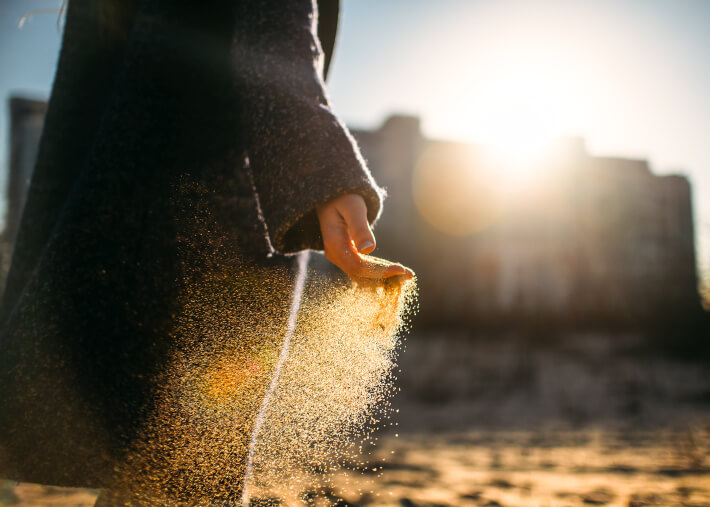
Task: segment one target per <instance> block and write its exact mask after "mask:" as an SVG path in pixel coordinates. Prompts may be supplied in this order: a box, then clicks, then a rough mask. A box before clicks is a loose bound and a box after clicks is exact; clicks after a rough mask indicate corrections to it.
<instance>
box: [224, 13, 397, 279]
mask: <svg viewBox="0 0 710 507" xmlns="http://www.w3.org/2000/svg"><path fill="white" fill-rule="evenodd" d="M314 15H315V13H314V7H313V2H312V1H311V0H289V1H288V2H283V1H282V0H258V1H250V2H243V3H242V13H241V16H240V17H239V18H240V20H239V22H238V23H239V26H238V29H237V30H235V33H236V38H235V44H234V47H233V53H234V62H235V69H234V70H235V75H236V76H237V77H238V79H239V86H240V87H241V89H242V90H243V93H244V96H245V97H246V101H245V104H246V107H245V109H244V113H243V114H244V117H243V121H244V123H245V126H246V128H245V131H247V132H249V140H248V151H249V153H248V155H249V161H250V166H251V168H252V171H253V174H254V181H255V186H256V190H257V193H258V195H259V201H260V205H261V209H262V213H263V216H264V219H265V221H266V225H267V229H268V231H269V235H270V238H271V242H272V245H273V246H274V247H275V248H276V249H277V250H278V251H281V252H293V251H297V250H301V249H305V248H313V249H318V250H320V249H325V250H326V255H327V256H328V258H329V259H331V260H332V261H333V262H334V263H336V264H338V265H339V266H340V267H341V268H343V269H344V270H345V271H346V272H347V273H348V274H350V275H351V276H368V275H369V276H376V277H378V276H382V273H381V272H382V269H381V268H380V269H379V271H377V274H375V272H374V271H372V270H369V269H367V266H368V261H367V260H365V259H362V258H360V257H359V255H357V252H358V249H359V250H360V252H361V253H369V252H371V251H372V249H373V248H374V237H372V233H371V231H370V229H369V224H372V223H373V222H375V220H376V219H377V217H378V215H379V213H380V209H381V202H382V198H383V196H384V192H383V191H382V189H380V188H379V187H378V186H377V185H376V183H375V182H374V180H373V179H372V176H371V175H370V172H369V171H368V169H367V167H366V166H365V163H364V161H363V160H362V157H361V156H360V153H359V150H358V148H357V146H356V144H355V142H354V140H353V139H352V137H351V136H350V134H349V132H348V130H347V128H346V127H345V126H344V125H343V124H342V122H341V121H340V120H339V119H338V118H337V117H336V116H335V115H334V114H333V112H332V111H331V108H330V104H329V102H328V98H327V95H326V91H325V87H324V84H323V79H322V75H321V74H322V73H321V65H322V52H321V49H320V45H319V42H318V38H317V36H316V24H315V22H316V19H315V17H314ZM368 235H369V236H370V238H371V239H370V241H371V242H372V243H373V245H372V247H368V246H364V243H363V244H358V246H359V247H360V248H356V247H354V246H353V245H351V243H350V241H351V240H354V241H355V243H358V241H363V242H365V243H366V242H367V240H366V239H364V238H365V236H368ZM324 240H325V241H324ZM395 271H396V272H395ZM391 272H393V273H394V274H403V273H404V272H405V271H404V269H403V268H402V269H399V270H398V269H396V268H393V271H391Z"/></svg>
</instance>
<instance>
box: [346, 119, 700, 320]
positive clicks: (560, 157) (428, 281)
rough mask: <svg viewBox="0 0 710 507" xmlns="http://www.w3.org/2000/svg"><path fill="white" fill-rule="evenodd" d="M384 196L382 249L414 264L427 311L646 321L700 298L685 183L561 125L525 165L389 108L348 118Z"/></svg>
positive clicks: (448, 316) (474, 316) (685, 308)
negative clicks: (561, 131) (389, 112)
mask: <svg viewBox="0 0 710 507" xmlns="http://www.w3.org/2000/svg"><path fill="white" fill-rule="evenodd" d="M353 134H354V135H355V137H356V138H357V140H358V142H359V144H360V147H361V149H362V151H363V154H364V156H365V158H366V160H367V161H368V164H369V166H370V168H371V170H372V171H373V174H374V175H375V178H376V179H377V181H378V182H380V184H382V185H384V186H385V188H386V189H387V191H388V194H389V197H388V198H387V200H386V203H385V213H384V215H383V216H382V219H381V222H380V223H379V224H378V226H377V238H378V255H382V256H384V257H390V258H393V259H397V260H400V259H401V260H402V262H404V263H407V264H409V265H411V266H412V267H414V269H415V270H416V272H417V274H418V276H419V282H420V288H421V292H420V300H421V318H422V320H425V321H430V322H433V323H436V324H441V323H451V324H455V325H459V324H467V323H484V322H487V323H491V324H505V323H508V322H512V321H515V322H519V321H520V320H521V319H522V320H525V321H527V322H539V323H541V324H543V325H547V324H551V323H570V324H599V323H608V324H611V323H621V324H627V323H639V322H642V323H648V322H650V321H651V320H654V319H655V318H657V317H659V316H661V315H663V316H669V315H676V316H677V315H681V314H688V313H693V312H697V311H699V309H700V303H699V296H698V289H697V282H698V280H697V275H696V262H695V247H694V233H693V218H692V211H691V209H692V206H691V192H690V184H689V182H688V180H687V179H686V178H685V177H683V176H677V175H671V176H657V175H654V174H653V173H652V172H651V171H650V170H649V166H648V163H647V162H646V161H644V160H629V159H623V158H611V157H595V156H591V155H589V154H588V153H587V151H586V149H585V145H584V142H583V140H582V139H578V138H565V139H560V140H558V141H557V142H556V143H555V145H554V146H550V147H548V149H547V150H546V151H545V153H544V154H541V155H540V156H539V157H538V158H537V159H536V160H535V161H527V162H523V165H524V166H525V167H523V170H521V169H520V168H518V172H517V173H516V172H515V171H511V170H510V167H509V165H510V162H505V161H502V160H500V159H497V158H496V156H495V154H493V153H491V152H490V151H489V150H488V149H487V148H485V147H483V146H477V145H469V144H462V143H451V142H443V141H436V140H430V139H426V138H424V137H422V135H421V131H420V128H419V119H418V118H415V117H404V116H396V117H391V118H389V119H388V120H387V121H386V122H385V123H384V124H383V125H382V127H381V128H380V129H379V130H376V131H354V132H353Z"/></svg>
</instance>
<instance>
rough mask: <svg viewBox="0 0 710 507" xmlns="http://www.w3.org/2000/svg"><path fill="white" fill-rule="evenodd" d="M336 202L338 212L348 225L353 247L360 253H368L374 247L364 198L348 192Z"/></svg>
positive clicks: (373, 236)
mask: <svg viewBox="0 0 710 507" xmlns="http://www.w3.org/2000/svg"><path fill="white" fill-rule="evenodd" d="M338 204H339V205H338V212H339V213H340V215H341V216H342V217H343V219H344V220H345V223H346V225H347V226H348V232H349V233H350V239H352V241H353V243H355V248H357V251H358V252H360V253H361V254H369V253H370V252H372V251H373V250H374V249H375V235H374V234H373V233H372V229H370V224H369V223H368V221H367V205H366V204H365V200H364V199H363V198H362V196H360V195H357V194H349V195H347V196H345V198H344V199H343V200H342V201H341V202H339V203H338Z"/></svg>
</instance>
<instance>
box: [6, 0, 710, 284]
mask: <svg viewBox="0 0 710 507" xmlns="http://www.w3.org/2000/svg"><path fill="white" fill-rule="evenodd" d="M60 5H61V1H60V0H0V99H2V101H1V102H0V139H2V140H3V142H1V143H0V174H1V175H2V179H1V180H0V184H1V185H2V186H3V187H4V177H5V174H6V164H7V137H8V132H7V130H8V129H7V127H8V117H7V100H6V99H7V97H8V96H9V94H10V93H11V92H12V91H22V92H23V94H25V95H29V96H31V97H37V98H47V97H48V96H49V90H50V88H51V84H52V78H53V75H54V70H55V66H56V58H57V54H58V50H59V45H60V42H61V34H60V32H59V30H58V28H57V15H56V14H40V15H36V16H33V17H32V18H30V19H29V21H27V22H26V23H25V24H24V26H23V27H22V28H18V21H19V18H20V17H21V16H22V15H23V14H24V13H26V12H27V11H28V10H31V9H43V8H58V7H59V6H60ZM341 6H342V13H341V15H342V17H341V24H340V32H339V39H338V43H337V47H336V54H335V59H334V61H333V66H332V69H331V75H330V78H329V83H328V85H329V91H330V95H331V99H332V103H333V105H334V108H335V110H336V112H338V113H339V114H340V115H341V116H342V117H343V118H344V120H345V121H346V123H348V124H349V125H351V126H354V127H359V128H363V127H365V128H368V127H369V128H376V127H377V126H379V125H380V124H381V122H382V121H383V120H384V119H385V118H386V117H387V116H388V115H390V114H392V113H406V114H414V115H418V116H420V117H421V119H422V125H423V129H424V133H425V135H427V136H430V137H435V138H440V139H456V140H464V141H472V142H486V143H489V144H493V145H499V146H505V147H508V148H510V147H515V146H519V147H521V148H525V147H526V146H524V145H525V143H527V144H534V143H536V142H537V143H542V142H544V140H545V139H548V138H551V137H554V136H557V135H577V136H582V137H584V138H585V139H586V142H587V147H588V149H589V151H590V152H591V153H592V154H595V155H608V156H620V157H630V158H644V159H648V160H649V162H650V164H651V168H652V170H653V171H654V172H655V173H657V174H668V173H681V174H684V175H686V176H687V177H688V178H689V179H690V181H691V183H692V185H693V198H694V213H695V227H696V235H697V237H698V246H697V248H698V255H699V258H700V264H701V268H702V269H703V270H706V269H707V267H710V150H709V149H707V145H708V143H707V139H706V136H707V134H708V133H710V58H708V57H707V50H706V48H710V30H707V22H708V20H710V1H707V0H437V1H436V2H432V1H427V0H387V1H382V0H341ZM530 147H531V146H527V148H530ZM533 147H534V146H533ZM3 195H4V193H3Z"/></svg>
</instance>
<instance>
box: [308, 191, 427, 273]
mask: <svg viewBox="0 0 710 507" xmlns="http://www.w3.org/2000/svg"><path fill="white" fill-rule="evenodd" d="M316 211H317V212H318V220H319V221H320V231H321V235H322V236H323V246H324V247H325V258H326V259H328V260H329V261H330V262H332V263H333V264H335V265H336V266H338V267H339V268H340V269H342V270H343V271H345V273H347V275H348V276H349V277H350V278H352V279H355V280H356V279H358V278H361V279H362V278H390V277H392V276H398V275H403V276H405V277H407V278H412V277H413V276H414V273H413V272H412V270H410V269H408V268H405V267H404V266H402V265H401V264H394V263H388V262H386V261H382V260H381V259H376V258H375V257H370V256H368V255H363V254H369V253H371V252H372V251H373V250H374V249H375V236H374V234H372V229H370V224H369V223H368V222H367V206H366V204H365V199H363V197H362V196H361V195H358V194H346V195H343V196H341V197H338V198H336V199H333V200H332V201H330V202H329V203H327V204H324V205H322V206H318V207H317V208H316Z"/></svg>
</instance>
